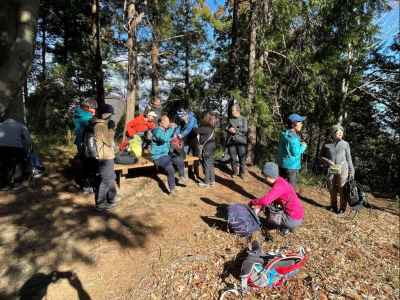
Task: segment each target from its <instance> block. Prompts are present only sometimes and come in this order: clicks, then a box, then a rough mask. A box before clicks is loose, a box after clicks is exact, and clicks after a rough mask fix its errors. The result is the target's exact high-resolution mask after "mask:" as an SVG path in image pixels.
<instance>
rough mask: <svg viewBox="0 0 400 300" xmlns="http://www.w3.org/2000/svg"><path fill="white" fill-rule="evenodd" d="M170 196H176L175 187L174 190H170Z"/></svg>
mask: <svg viewBox="0 0 400 300" xmlns="http://www.w3.org/2000/svg"><path fill="white" fill-rule="evenodd" d="M168 196H176V189H175V188H174V189H173V190H170V191H169V192H168Z"/></svg>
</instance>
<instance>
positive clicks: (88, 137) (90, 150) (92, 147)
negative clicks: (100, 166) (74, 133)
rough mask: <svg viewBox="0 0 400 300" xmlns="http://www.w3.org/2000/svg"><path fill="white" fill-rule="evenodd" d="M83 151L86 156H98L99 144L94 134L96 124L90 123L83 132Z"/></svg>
mask: <svg viewBox="0 0 400 300" xmlns="http://www.w3.org/2000/svg"><path fill="white" fill-rule="evenodd" d="M81 151H82V153H83V155H84V156H85V157H86V158H97V157H98V155H97V154H98V152H97V145H96V138H95V136H94V126H93V125H92V124H89V125H87V126H86V128H85V131H84V132H83V137H82V145H81Z"/></svg>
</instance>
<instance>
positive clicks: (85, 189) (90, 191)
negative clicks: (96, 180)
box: [82, 186, 94, 195]
mask: <svg viewBox="0 0 400 300" xmlns="http://www.w3.org/2000/svg"><path fill="white" fill-rule="evenodd" d="M82 192H83V193H84V194H85V195H89V194H93V193H94V189H93V188H92V187H91V186H84V187H83V188H82Z"/></svg>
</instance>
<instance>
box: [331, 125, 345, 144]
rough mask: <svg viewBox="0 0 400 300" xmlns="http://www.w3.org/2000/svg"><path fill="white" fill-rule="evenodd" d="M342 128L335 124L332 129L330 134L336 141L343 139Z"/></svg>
mask: <svg viewBox="0 0 400 300" xmlns="http://www.w3.org/2000/svg"><path fill="white" fill-rule="evenodd" d="M343 133H344V128H343V126H342V125H340V124H337V125H334V126H333V127H332V134H333V137H334V138H335V139H336V140H341V139H343Z"/></svg>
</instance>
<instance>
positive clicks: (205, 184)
mask: <svg viewBox="0 0 400 300" xmlns="http://www.w3.org/2000/svg"><path fill="white" fill-rule="evenodd" d="M199 187H202V188H208V187H210V185H209V184H208V183H205V182H199Z"/></svg>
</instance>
